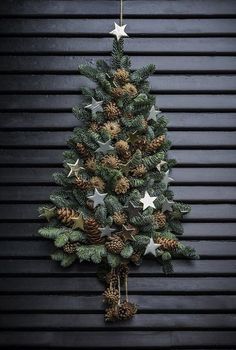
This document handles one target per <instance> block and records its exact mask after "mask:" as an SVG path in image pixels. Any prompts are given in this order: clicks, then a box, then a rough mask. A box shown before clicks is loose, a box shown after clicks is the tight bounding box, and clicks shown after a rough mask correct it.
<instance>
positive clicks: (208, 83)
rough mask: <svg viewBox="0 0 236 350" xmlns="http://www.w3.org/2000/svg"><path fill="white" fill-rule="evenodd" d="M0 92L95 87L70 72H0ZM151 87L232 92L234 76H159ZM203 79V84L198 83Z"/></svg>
mask: <svg viewBox="0 0 236 350" xmlns="http://www.w3.org/2000/svg"><path fill="white" fill-rule="evenodd" d="M0 79H1V81H2V84H1V86H0V92H8V91H13V92H14V91H17V92H19V93H20V92H25V91H28V92H29V93H32V92H38V93H40V92H48V93H49V92H50V91H52V92H60V91H62V92H65V93H68V92H78V91H80V88H81V87H82V86H87V87H91V88H95V86H96V84H95V83H92V82H91V80H89V79H87V78H85V77H82V76H76V75H75V76H74V75H42V76H40V77H39V76H36V75H15V76H12V75H0ZM149 80H150V84H151V87H152V90H154V91H158V93H159V92H162V91H165V92H168V91H171V92H177V93H180V92H181V91H187V90H189V91H194V92H195V91H196V92H197V91H201V92H202V93H203V92H204V91H205V92H207V91H220V92H222V90H224V93H226V92H228V91H236V76H235V75H218V76H216V75H192V76H191V75H159V76H152V77H151V78H150V79H149ZM202 81H204V85H203V84H202Z"/></svg>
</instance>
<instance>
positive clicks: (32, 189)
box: [0, 183, 236, 203]
mask: <svg viewBox="0 0 236 350" xmlns="http://www.w3.org/2000/svg"><path fill="white" fill-rule="evenodd" d="M57 189H58V187H56V186H45V187H42V186H17V187H16V186H12V187H9V186H7V187H6V186H0V201H3V202H12V203H14V202H17V201H20V202H35V201H36V202H37V201H38V202H39V201H48V198H49V196H50V194H51V193H52V192H53V191H56V190H57ZM170 189H171V190H172V191H173V192H174V194H175V199H176V200H180V201H187V202H191V203H199V202H200V203H204V202H206V203H207V202H208V203H213V202H226V203H227V202H236V187H233V186H224V187H223V186H221V187H219V186H178V185H175V183H173V184H172V186H171V187H170Z"/></svg>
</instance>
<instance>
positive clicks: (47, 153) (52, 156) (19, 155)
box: [0, 149, 236, 166]
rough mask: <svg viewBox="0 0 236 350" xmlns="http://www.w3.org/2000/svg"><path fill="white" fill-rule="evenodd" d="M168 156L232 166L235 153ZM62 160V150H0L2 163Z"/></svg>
mask: <svg viewBox="0 0 236 350" xmlns="http://www.w3.org/2000/svg"><path fill="white" fill-rule="evenodd" d="M169 158H175V159H176V160H177V162H178V164H179V165H181V166H183V165H194V166H202V165H207V166H212V165H214V166H215V165H220V166H223V165H230V166H232V165H235V164H236V153H235V151H234V150H175V151H170V152H169ZM62 161H63V156H62V150H53V149H50V150H47V149H41V150H37V149H36V150H29V149H22V150H21V149H17V150H15V149H12V150H11V151H9V150H7V149H4V150H0V164H3V165H19V164H24V165H26V164H30V165H31V164H32V165H35V164H42V165H47V166H52V165H56V166H59V165H61V163H62Z"/></svg>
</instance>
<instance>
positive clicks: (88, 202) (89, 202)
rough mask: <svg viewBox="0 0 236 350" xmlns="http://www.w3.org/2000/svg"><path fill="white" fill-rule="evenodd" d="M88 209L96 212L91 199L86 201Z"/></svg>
mask: <svg viewBox="0 0 236 350" xmlns="http://www.w3.org/2000/svg"><path fill="white" fill-rule="evenodd" d="M86 207H87V208H88V209H90V210H92V211H94V206H93V201H92V200H91V199H88V200H87V201H86Z"/></svg>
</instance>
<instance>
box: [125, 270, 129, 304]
mask: <svg viewBox="0 0 236 350" xmlns="http://www.w3.org/2000/svg"><path fill="white" fill-rule="evenodd" d="M125 300H126V301H127V302H128V301H129V297H128V275H127V274H126V275H125Z"/></svg>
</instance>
